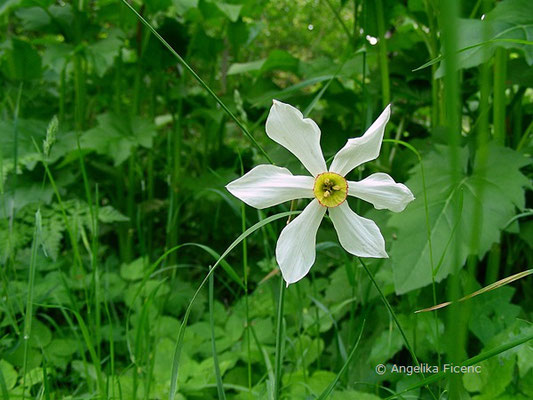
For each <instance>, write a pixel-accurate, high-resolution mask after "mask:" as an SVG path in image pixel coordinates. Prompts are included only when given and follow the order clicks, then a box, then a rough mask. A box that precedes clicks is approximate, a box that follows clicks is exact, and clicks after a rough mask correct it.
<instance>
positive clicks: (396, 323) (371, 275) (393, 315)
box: [357, 257, 437, 400]
mask: <svg viewBox="0 0 533 400" xmlns="http://www.w3.org/2000/svg"><path fill="white" fill-rule="evenodd" d="M357 259H358V260H359V262H360V263H361V265H362V266H363V268H364V270H365V272H366V274H367V275H368V277H369V278H370V281H371V282H372V284H373V285H374V287H375V288H376V290H377V292H378V294H379V296H380V297H381V300H382V301H383V303H384V304H385V307H386V308H387V310H388V311H389V313H390V315H391V317H392V319H393V321H394V324H395V325H396V327H397V328H398V330H399V331H400V335H401V336H402V339H403V342H404V344H405V347H407V350H408V351H409V354H410V355H411V358H412V359H413V361H414V363H415V364H416V365H417V366H420V362H419V361H418V358H417V357H416V354H415V351H414V349H413V347H412V346H411V344H410V343H409V340H408V339H407V335H406V334H405V332H404V330H403V328H402V326H401V324H400V321H399V320H398V317H397V316H396V313H395V312H394V310H393V309H392V306H391V305H390V303H389V301H388V300H387V298H386V297H385V295H384V294H383V292H382V291H381V288H380V287H379V285H378V283H377V282H376V280H375V279H374V275H373V274H372V272H371V271H370V269H369V268H368V267H367V265H366V264H365V263H364V261H363V260H362V259H361V258H359V257H358V258H357ZM420 376H421V377H422V379H425V376H424V373H423V372H420ZM427 389H428V391H429V393H430V394H431V396H432V397H433V398H434V399H435V400H436V399H437V397H436V396H435V394H433V392H432V391H431V389H430V388H429V387H427Z"/></svg>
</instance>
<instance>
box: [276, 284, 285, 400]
mask: <svg viewBox="0 0 533 400" xmlns="http://www.w3.org/2000/svg"><path fill="white" fill-rule="evenodd" d="M284 302H285V281H284V280H283V277H282V276H280V285H279V294H278V314H277V318H276V359H275V363H274V371H275V374H274V377H275V380H274V396H275V399H279V398H280V397H281V380H282V377H283V371H282V367H283V349H284V339H285V338H284V336H283V334H284V332H283V309H284Z"/></svg>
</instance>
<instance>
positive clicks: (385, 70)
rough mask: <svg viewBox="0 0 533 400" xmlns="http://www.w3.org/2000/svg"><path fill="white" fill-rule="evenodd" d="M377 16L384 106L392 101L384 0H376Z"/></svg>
mask: <svg viewBox="0 0 533 400" xmlns="http://www.w3.org/2000/svg"><path fill="white" fill-rule="evenodd" d="M375 5H376V18H377V21H376V22H377V26H378V39H379V43H378V51H379V70H380V73H381V102H382V106H383V108H385V107H387V106H388V105H389V103H390V77H389V60H388V57H387V40H386V39H385V15H384V11H383V0H376V2H375Z"/></svg>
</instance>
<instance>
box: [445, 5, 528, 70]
mask: <svg viewBox="0 0 533 400" xmlns="http://www.w3.org/2000/svg"><path fill="white" fill-rule="evenodd" d="M457 30H458V32H461V34H460V35H459V36H458V43H457V48H458V49H459V53H458V54H457V57H458V60H457V66H458V68H471V67H474V66H476V65H479V64H481V63H483V62H486V61H487V60H489V59H490V58H491V57H492V55H493V54H494V50H495V49H496V47H497V46H500V47H505V48H516V49H519V50H521V51H523V53H524V55H525V58H526V61H527V63H528V64H529V65H532V64H533V46H532V42H533V2H531V1H529V0H505V1H501V2H499V3H498V4H497V5H496V7H495V8H494V9H493V10H492V11H491V12H489V13H487V15H486V18H485V19H484V20H483V21H482V20H474V19H460V20H459V21H458V28H457ZM485 30H486V33H485ZM528 42H529V44H528ZM442 76H444V63H441V65H440V66H439V68H438V69H437V71H436V73H435V77H436V78H441V77H442Z"/></svg>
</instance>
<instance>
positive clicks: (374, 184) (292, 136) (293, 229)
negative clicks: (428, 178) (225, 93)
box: [226, 100, 414, 285]
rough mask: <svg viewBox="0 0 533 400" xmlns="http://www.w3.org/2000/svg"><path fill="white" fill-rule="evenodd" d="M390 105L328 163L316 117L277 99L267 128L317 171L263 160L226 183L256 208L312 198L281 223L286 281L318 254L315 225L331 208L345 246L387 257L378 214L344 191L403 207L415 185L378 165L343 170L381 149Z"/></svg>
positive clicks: (279, 253)
mask: <svg viewBox="0 0 533 400" xmlns="http://www.w3.org/2000/svg"><path fill="white" fill-rule="evenodd" d="M389 117H390V105H389V106H387V108H385V110H384V111H383V112H382V113H381V115H380V116H379V118H378V119H377V120H376V121H375V122H374V123H373V124H372V126H371V127H370V128H368V130H367V131H366V132H365V134H364V135H363V136H361V137H358V138H353V139H348V142H347V143H346V145H345V146H344V147H343V148H342V149H341V150H340V151H339V152H338V153H337V154H336V155H335V157H334V159H333V162H332V163H331V166H330V168H329V170H328V169H327V167H326V162H325V160H324V156H323V155H322V151H321V149H320V129H319V127H318V126H317V124H316V123H315V122H314V121H313V120H311V119H309V118H303V115H302V113H301V112H300V111H298V110H297V109H296V108H294V107H292V106H291V105H289V104H284V103H282V102H279V101H276V100H274V104H273V105H272V108H271V109H270V114H269V115H268V119H267V122H266V133H267V135H268V136H269V137H270V138H271V139H272V140H274V141H275V142H277V143H279V144H280V145H282V146H283V147H285V148H286V149H287V150H289V151H290V152H291V153H293V154H294V155H295V156H296V157H297V158H298V159H299V160H300V161H301V162H302V164H303V165H304V167H305V168H306V169H307V170H308V171H309V172H310V173H311V174H312V175H313V176H295V175H292V174H291V172H290V171H289V170H288V169H286V168H282V167H277V166H274V165H258V166H257V167H255V168H253V169H252V170H251V171H250V172H248V173H247V174H245V175H244V176H242V177H241V178H239V179H237V180H235V181H233V182H231V183H230V184H228V185H227V186H226V188H227V189H228V190H229V191H230V192H231V193H232V194H233V195H234V196H236V197H238V198H239V199H241V200H242V201H244V202H245V203H246V204H248V205H250V206H252V207H255V208H260V209H261V208H266V207H271V206H275V205H276V204H280V203H283V202H285V201H289V200H294V199H300V198H309V199H313V200H312V201H311V203H309V204H308V205H307V206H306V207H305V209H304V210H303V211H302V213H301V214H300V215H298V216H297V217H296V218H295V219H294V221H292V222H291V223H290V224H288V225H287V226H286V227H285V228H284V229H283V230H282V231H281V234H280V236H279V239H278V243H277V245H276V259H277V261H278V263H279V266H280V268H281V273H282V275H283V278H284V279H285V281H286V282H287V285H288V284H290V283H294V282H297V281H299V280H300V279H302V278H303V277H304V276H305V275H306V274H307V273H308V272H309V270H310V269H311V266H312V265H313V263H314V262H315V256H316V254H315V253H316V249H315V247H316V233H317V231H318V227H319V225H320V222H321V221H322V218H323V217H324V214H325V213H326V210H327V211H328V212H329V216H330V218H331V220H332V221H333V225H334V227H335V230H336V231H337V235H338V236H339V241H340V243H341V245H342V247H344V249H345V250H346V251H347V252H348V253H351V254H353V255H356V256H359V257H373V258H387V257H388V256H387V252H386V251H385V240H384V239H383V236H382V235H381V232H380V230H379V228H378V226H377V225H376V224H375V223H374V221H372V220H370V219H366V218H363V217H361V216H359V215H357V214H356V213H354V212H353V211H352V210H351V209H350V207H349V206H348V203H347V202H345V200H346V197H347V196H348V195H349V196H354V197H358V198H360V199H363V200H365V201H368V202H370V203H372V204H373V205H374V207H375V208H377V209H379V210H381V209H389V210H391V211H395V212H399V211H402V210H403V209H404V208H405V207H406V205H407V204H408V203H409V202H410V201H412V200H413V199H414V196H413V194H412V193H411V191H410V190H409V189H408V188H407V187H406V186H405V185H403V184H401V183H396V182H394V180H393V179H392V178H391V177H390V176H389V175H387V174H384V173H379V172H378V173H375V174H372V175H370V176H369V177H367V178H365V179H363V180H362V181H359V182H353V181H347V180H346V179H345V178H344V177H345V176H346V175H347V174H348V173H349V172H350V171H351V170H352V169H354V168H356V167H358V166H359V165H361V164H363V163H365V162H368V161H371V160H374V159H376V158H377V156H378V155H379V150H380V148H381V142H382V140H383V133H384V131H385V125H386V124H387V122H388V121H389Z"/></svg>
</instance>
